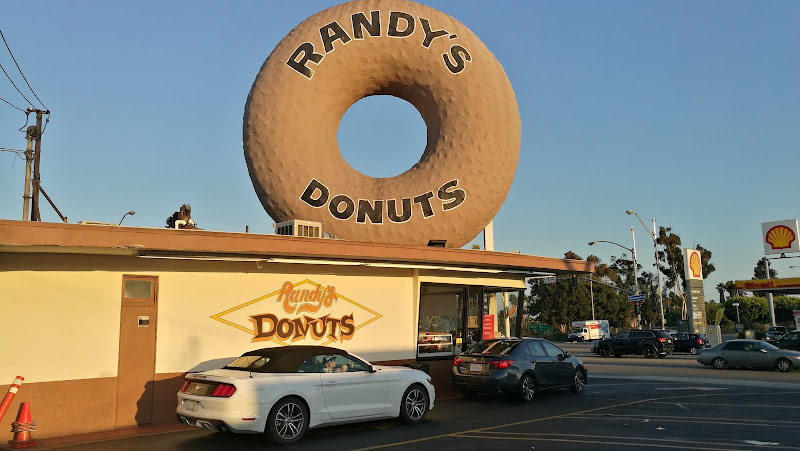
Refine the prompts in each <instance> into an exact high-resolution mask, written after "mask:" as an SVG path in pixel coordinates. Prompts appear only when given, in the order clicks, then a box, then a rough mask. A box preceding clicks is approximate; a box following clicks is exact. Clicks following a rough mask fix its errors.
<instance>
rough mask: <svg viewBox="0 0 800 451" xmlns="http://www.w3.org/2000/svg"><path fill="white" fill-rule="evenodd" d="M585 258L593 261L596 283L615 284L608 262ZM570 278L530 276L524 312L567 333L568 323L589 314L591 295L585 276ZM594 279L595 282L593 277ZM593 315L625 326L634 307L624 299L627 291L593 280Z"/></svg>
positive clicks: (572, 257)
mask: <svg viewBox="0 0 800 451" xmlns="http://www.w3.org/2000/svg"><path fill="white" fill-rule="evenodd" d="M564 256H565V258H569V259H581V258H580V256H578V255H577V254H575V253H574V252H571V251H570V252H567V253H565V254H564ZM587 260H588V261H592V262H594V263H595V270H596V273H597V279H600V280H599V282H602V283H607V284H609V285H612V286H613V285H616V284H617V282H618V281H619V276H618V275H617V273H616V272H615V271H614V270H612V269H610V268H609V267H608V266H607V265H605V264H602V263H600V259H599V258H597V257H596V256H590V257H589V258H588V259H587ZM571 279H572V278H571V277H559V278H557V280H556V283H550V284H547V283H544V282H543V281H542V280H541V279H530V280H529V285H530V296H528V297H527V298H526V302H525V313H526V314H528V315H531V316H533V317H535V318H536V321H538V322H540V323H546V324H550V325H551V326H552V327H554V328H557V329H559V330H561V331H562V332H566V331H567V328H568V327H569V326H570V323H571V322H572V321H575V320H585V319H590V318H591V317H592V308H591V302H592V301H591V294H590V285H589V281H587V280H584V279H586V277H582V278H580V279H578V281H577V283H576V284H575V285H573V284H572V283H571ZM595 281H598V280H596V279H595ZM591 289H592V292H593V293H594V307H595V317H596V318H598V319H606V320H608V321H609V324H610V325H612V326H614V327H627V326H628V325H629V324H630V320H631V317H632V310H633V306H632V305H630V303H629V302H628V301H627V294H620V293H619V292H618V291H617V290H615V289H614V288H613V287H609V286H605V285H602V284H601V283H593V284H592V285H591Z"/></svg>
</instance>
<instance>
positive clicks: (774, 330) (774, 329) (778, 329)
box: [767, 326, 788, 335]
mask: <svg viewBox="0 0 800 451" xmlns="http://www.w3.org/2000/svg"><path fill="white" fill-rule="evenodd" d="M786 332H788V330H787V329H786V326H769V328H768V329H767V333H768V334H770V333H771V334H777V335H783V334H785V333H786Z"/></svg>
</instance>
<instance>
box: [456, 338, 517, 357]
mask: <svg viewBox="0 0 800 451" xmlns="http://www.w3.org/2000/svg"><path fill="white" fill-rule="evenodd" d="M517 343H519V342H518V341H505V340H497V341H480V342H478V343H477V344H475V345H474V346H472V347H471V348H469V349H468V350H467V354H497V355H506V354H508V353H509V352H511V349H513V348H514V346H516V344H517Z"/></svg>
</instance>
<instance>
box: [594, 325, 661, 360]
mask: <svg viewBox="0 0 800 451" xmlns="http://www.w3.org/2000/svg"><path fill="white" fill-rule="evenodd" d="M674 349H675V344H674V343H673V340H672V336H670V335H669V334H668V333H666V332H665V331H663V330H656V329H632V330H626V331H625V332H622V333H619V334H617V335H616V336H614V337H611V338H608V339H606V340H600V341H599V342H597V352H598V353H599V354H600V355H601V356H603V357H608V356H611V355H613V356H615V357H620V356H622V355H623V354H637V355H643V356H645V357H647V358H649V359H650V358H653V357H655V356H658V357H662V358H663V357H666V356H668V355H669V354H672V351H673V350H674Z"/></svg>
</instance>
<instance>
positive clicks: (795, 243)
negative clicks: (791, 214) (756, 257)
mask: <svg viewBox="0 0 800 451" xmlns="http://www.w3.org/2000/svg"><path fill="white" fill-rule="evenodd" d="M798 236H800V233H798V230H797V219H786V220H783V221H772V222H762V223H761V240H762V242H763V243H764V255H771V254H785V253H790V252H800V240H798Z"/></svg>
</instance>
